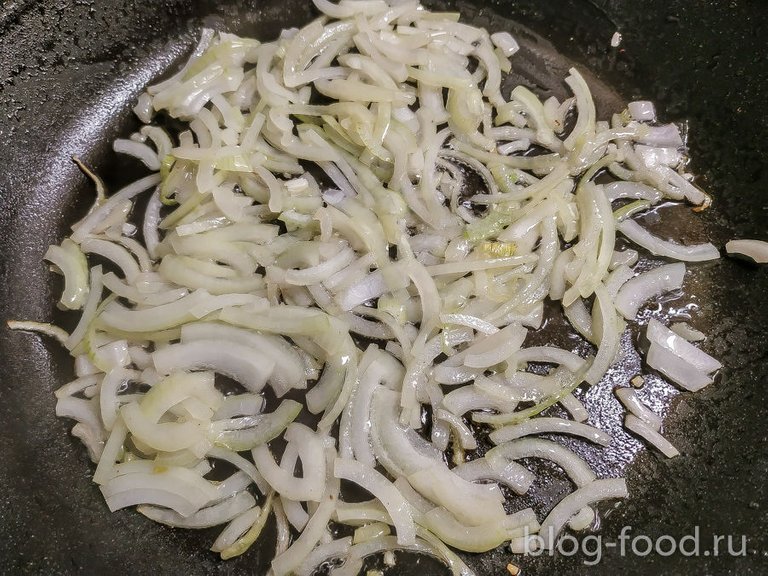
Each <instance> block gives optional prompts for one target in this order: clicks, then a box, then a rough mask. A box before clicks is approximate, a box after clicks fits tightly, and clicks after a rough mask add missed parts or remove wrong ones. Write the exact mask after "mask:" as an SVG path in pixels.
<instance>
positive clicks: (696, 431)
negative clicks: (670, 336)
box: [0, 0, 768, 576]
mask: <svg viewBox="0 0 768 576" xmlns="http://www.w3.org/2000/svg"><path fill="white" fill-rule="evenodd" d="M455 6H458V7H459V8H460V9H461V10H462V12H464V13H465V14H466V19H468V20H471V21H474V22H475V23H477V24H479V25H484V26H487V27H489V28H490V29H493V30H501V29H511V30H512V31H514V32H515V33H516V34H517V35H518V37H519V39H520V40H521V43H522V44H523V46H524V49H523V51H522V52H521V54H520V55H519V56H517V57H516V59H515V70H516V75H517V77H516V80H517V81H520V82H524V83H526V84H528V85H529V86H531V87H532V88H534V89H536V90H538V91H539V92H541V93H545V92H552V93H555V94H562V93H563V92H562V90H563V88H562V83H561V80H562V78H563V77H564V75H565V71H566V70H567V68H568V66H570V65H571V62H575V63H577V64H579V65H581V66H583V67H588V68H590V69H591V70H592V71H593V72H594V74H595V76H594V77H593V78H591V79H590V82H591V83H592V85H593V86H594V87H595V90H596V94H597V98H598V100H599V106H600V108H601V109H602V111H603V113H604V114H607V113H609V112H610V111H612V110H615V109H616V108H617V107H618V106H621V103H622V102H623V101H626V100H628V99H635V98H647V99H651V100H654V101H656V102H657V103H658V105H659V109H660V110H663V111H664V112H663V115H664V117H665V118H666V119H667V120H675V121H683V120H687V121H688V124H689V127H690V131H691V134H692V135H691V138H690V141H689V143H690V146H691V150H692V153H693V154H692V155H693V156H694V159H695V160H694V164H693V169H694V171H695V172H696V173H697V174H699V181H700V182H701V183H702V184H703V185H704V186H705V187H707V188H708V189H709V190H710V191H711V192H712V193H713V195H714V196H715V205H714V207H713V208H712V209H711V210H709V211H708V212H706V213H705V214H703V215H702V216H701V217H700V218H696V219H694V218H691V217H690V215H689V213H688V212H687V211H683V212H680V211H678V212H676V213H674V214H672V213H669V212H666V213H663V214H661V215H660V216H661V217H662V220H663V217H665V216H666V218H667V222H668V221H669V218H670V217H672V216H675V217H678V216H679V217H680V220H677V222H680V224H675V225H674V226H673V227H674V233H675V235H676V236H677V237H678V238H680V237H682V238H683V239H685V240H687V241H701V240H703V239H704V238H705V237H709V238H711V239H712V240H713V241H714V242H715V243H716V244H718V245H722V244H723V243H724V242H725V241H726V240H727V239H728V238H730V237H731V235H733V236H743V237H758V238H763V239H765V238H766V237H767V236H768V234H767V233H766V218H768V171H766V163H767V162H768V158H767V156H766V151H765V142H766V141H767V140H768V105H767V104H766V98H767V97H768V49H766V43H765V41H764V38H763V31H764V29H765V26H766V24H768V6H765V5H764V3H761V2H757V1H754V0H753V1H751V2H749V1H744V0H731V1H728V2H725V1H721V0H715V1H705V0H697V1H693V0H689V1H683V0H645V1H644V2H637V3H634V2H633V3H630V2H626V1H620V0H592V1H591V2H590V1H587V0H563V1H557V2H555V1H547V2H544V1H543V0H517V1H510V2H504V1H498V2H492V3H486V4H482V3H480V2H476V3H469V2H468V3H460V4H458V5H455ZM312 16H313V12H312V9H311V8H310V7H309V6H308V3H307V2H305V1H303V0H302V1H298V0H283V1H281V2H256V1H253V2H245V1H243V2H234V1H224V2H213V1H210V2H203V1H200V2H187V1H182V0H162V1H156V2H151V3H141V2H130V1H127V0H102V1H99V2H95V1H88V0H83V1H78V2H67V1H60V0H50V1H45V2H37V1H24V0H19V1H16V2H13V1H11V2H5V3H4V4H3V7H2V8H0V319H2V327H0V573H3V574H73V573H83V574H104V573H111V574H115V575H117V574H188V575H190V576H192V575H203V574H256V575H259V574H263V573H265V570H266V567H267V566H268V562H269V560H270V559H271V557H272V551H273V549H274V548H273V546H274V544H273V542H274V540H273V538H274V532H273V531H272V530H271V529H270V530H268V531H267V533H266V534H265V535H264V537H263V538H262V541H261V542H260V543H259V544H258V545H257V546H254V548H253V549H252V550H251V551H250V552H249V553H248V554H246V555H245V556H243V557H240V558H238V559H235V560H232V561H229V562H227V563H224V562H221V561H219V560H218V559H217V558H216V557H215V556H214V555H213V554H211V553H209V552H207V550H206V548H207V545H209V544H210V542H211V541H212V539H213V537H214V534H212V533H211V532H209V531H206V532H202V533H201V532H187V531H174V530H170V529H166V528H164V527H161V526H158V525H155V524H153V523H151V522H149V521H147V520H145V519H143V518H142V517H140V516H139V515H138V514H136V513H135V512H132V511H123V512H120V513H116V514H110V513H109V512H108V511H107V510H106V507H105V506H104V504H103V501H102V498H101V495H100V494H99V492H98V490H97V488H96V487H95V486H94V485H93V484H92V483H91V482H90V474H91V472H92V469H91V465H90V463H89V462H88V461H87V458H86V456H85V451H84V450H83V449H82V448H81V447H80V446H79V445H78V444H77V442H76V441H75V440H74V439H72V438H71V437H70V436H69V435H68V433H67V430H68V426H67V424H66V423H65V422H62V421H60V420H57V419H56V418H55V417H54V416H53V411H54V399H53V396H52V394H51V391H52V390H53V389H55V388H56V387H57V386H59V385H60V384H61V383H63V382H64V381H66V379H67V378H69V377H71V375H72V369H71V364H70V362H69V360H68V359H67V357H66V355H65V354H63V353H62V352H61V351H59V350H58V349H57V348H56V347H55V346H52V345H50V343H48V342H42V341H41V340H40V339H39V338H37V337H35V336H33V335H29V334H11V333H9V331H8V330H7V329H6V328H5V321H6V320H8V319H11V318H23V319H37V320H47V319H52V318H53V319H58V318H59V317H58V316H57V315H56V313H55V308H54V305H53V303H54V301H55V296H54V294H55V290H56V289H57V285H56V284H55V283H53V282H51V281H50V280H49V274H48V272H47V271H46V268H45V266H44V265H42V264H41V262H40V259H41V256H42V254H43V253H44V251H45V248H46V247H47V245H48V244H50V243H52V242H58V241H60V239H61V238H62V236H63V235H64V234H65V233H66V230H67V223H69V222H72V221H74V220H75V219H76V218H77V217H78V216H79V215H80V214H82V213H83V210H85V209H86V206H87V201H88V198H90V194H91V191H90V189H89V187H88V185H87V183H86V181H85V179H84V178H83V177H82V175H81V174H79V173H78V172H77V170H76V169H75V167H74V166H73V165H72V164H71V162H70V161H69V158H70V156H71V155H73V154H77V155H79V156H81V157H82V158H83V159H85V160H86V161H87V162H88V163H89V164H91V165H92V166H94V167H96V168H97V170H98V171H99V172H100V173H101V174H102V175H103V176H104V177H105V179H106V180H107V182H108V183H109V184H110V185H111V186H113V187H115V186H118V185H120V184H122V183H125V182H126V181H129V180H131V179H134V178H135V177H137V176H138V175H140V174H141V172H140V170H139V169H138V168H137V167H136V166H135V165H134V164H132V163H129V162H124V161H123V162H121V161H118V160H117V159H116V158H115V157H114V155H113V154H112V153H111V152H110V151H109V142H110V141H111V140H112V139H113V138H115V137H116V136H118V135H124V134H127V133H129V132H130V130H131V128H132V127H133V126H134V124H133V120H132V119H131V114H130V106H131V103H132V102H133V100H134V98H135V96H136V95H137V94H138V92H139V91H140V89H141V87H142V86H143V85H144V84H146V83H147V82H148V81H150V80H151V79H153V78H156V77H158V76H161V75H162V74H163V73H165V72H167V71H168V70H171V69H173V67H174V66H175V65H177V64H178V62H179V59H180V58H181V57H183V55H184V54H185V53H186V52H187V51H188V50H189V48H190V46H191V45H192V43H193V42H194V39H195V37H196V35H197V33H198V31H199V29H200V27H201V26H203V25H207V26H212V27H215V28H218V29H223V30H230V31H235V32H238V33H241V34H248V35H253V36H256V37H259V38H262V39H271V38H273V37H274V36H275V34H276V31H277V30H279V29H280V28H282V27H286V26H293V25H301V24H302V23H305V22H307V21H308V20H309V19H310V18H311V17H312ZM521 26H523V27H526V28H523V27H521ZM616 30H619V31H621V32H622V34H623V41H622V44H621V48H620V50H615V49H611V48H610V47H609V40H610V38H611V36H612V34H613V33H614V31H616ZM538 35H541V36H543V37H547V38H549V39H550V40H551V42H552V43H551V44H550V43H547V42H544V41H542V40H541V39H540V38H539V36H538ZM657 219H658V218H657V217H656V216H653V215H652V216H651V217H649V219H648V221H647V224H648V225H650V226H661V227H662V228H661V229H662V230H663V229H664V225H663V222H662V223H659V222H657V221H655V220H657ZM687 282H688V284H687V290H686V295H685V296H684V297H682V298H676V299H674V298H673V299H671V300H669V301H667V302H665V303H664V306H663V308H664V311H665V313H666V314H667V315H669V314H671V315H672V316H674V317H677V318H685V317H687V316H690V317H691V318H692V322H693V323H694V324H695V325H696V326H698V327H700V328H702V329H704V330H705V331H707V332H708V333H709V334H710V335H711V336H710V338H709V339H708V340H707V342H706V343H705V347H706V349H707V350H708V351H710V352H712V353H713V354H715V355H716V356H718V357H719V358H720V359H721V360H722V361H723V363H724V364H725V369H724V370H723V374H722V375H721V377H720V379H719V380H718V382H717V383H716V384H715V385H713V386H711V387H710V388H708V389H707V390H705V391H704V392H702V393H699V394H697V395H695V396H693V395H690V394H685V395H679V394H676V393H675V392H674V390H673V389H672V388H671V387H669V386H667V385H665V384H664V383H663V382H661V381H660V380H659V379H658V378H655V377H653V378H651V379H650V383H649V387H650V388H651V389H652V390H653V391H654V392H655V393H656V394H657V396H658V398H659V399H658V400H657V401H656V403H655V404H654V407H655V408H657V409H659V410H663V411H664V412H665V413H667V419H666V426H667V430H668V437H669V438H670V439H671V440H672V441H673V443H675V444H676V445H677V446H678V447H679V448H680V449H681V451H682V452H683V454H684V455H683V456H682V457H680V458H677V459H675V460H672V461H664V460H662V459H661V458H659V457H658V456H657V455H656V454H654V453H650V452H648V451H645V450H641V448H640V444H639V443H638V442H637V441H636V440H635V439H632V438H631V437H629V436H626V435H624V434H622V433H621V432H620V431H619V430H618V428H619V422H620V416H619V415H618V413H617V411H616V409H615V405H612V404H611V400H610V389H611V387H612V386H613V385H614V384H615V383H618V382H621V381H624V380H626V378H627V377H628V376H630V375H632V374H634V373H636V372H637V371H638V370H639V369H640V365H639V359H638V358H637V357H636V356H634V355H633V354H631V353H628V354H627V355H626V356H625V357H624V359H623V361H622V364H621V367H620V368H619V369H618V370H616V371H615V372H613V373H612V374H611V375H610V378H609V379H607V381H606V382H604V383H603V384H601V385H600V386H598V387H596V388H595V389H594V390H592V391H590V392H589V393H587V394H586V395H585V396H583V398H584V400H585V401H586V403H587V406H588V408H589V409H590V411H591V413H592V414H593V421H595V422H598V423H600V424H602V425H604V426H605V427H607V428H608V429H609V430H611V431H614V432H616V442H615V443H614V444H615V445H614V447H613V448H611V449H610V450H609V451H608V452H607V453H603V454H602V455H601V454H599V453H598V452H597V451H595V450H593V449H590V448H589V447H588V446H585V445H581V444H580V445H575V448H576V449H577V450H578V451H579V452H580V453H581V454H583V455H584V456H585V457H586V458H587V459H588V460H589V461H590V462H591V463H593V464H594V465H595V467H596V469H597V471H598V473H599V475H600V476H616V475H619V474H622V473H624V474H626V475H627V478H628V482H629V487H630V491H631V497H630V498H629V499H628V500H627V501H625V502H623V503H621V504H620V505H618V506H609V507H607V508H605V507H604V508H602V509H601V511H600V518H601V522H600V524H601V527H600V531H599V534H601V535H602V536H603V537H604V539H605V540H606V541H609V540H616V538H617V536H618V534H619V533H620V530H621V529H622V527H623V526H627V525H631V526H632V532H631V534H632V535H633V536H634V535H647V536H649V537H651V538H656V537H658V536H661V535H665V534H666V535H670V536H672V537H676V538H680V537H682V536H685V535H687V534H691V533H693V532H694V530H695V529H696V527H698V530H699V534H700V539H701V540H700V542H701V547H700V552H701V556H700V557H694V558H689V557H684V556H682V555H680V554H675V555H673V556H671V557H669V558H665V557H662V556H660V555H658V554H650V555H647V556H646V555H643V556H642V557H641V556H629V557H626V558H622V557H621V556H620V554H619V552H618V551H617V550H616V549H613V548H611V547H605V549H604V551H603V553H602V558H601V562H600V563H599V564H597V565H595V566H586V565H585V563H584V562H585V561H587V562H590V561H592V560H594V559H595V554H594V552H591V553H589V554H588V555H583V554H582V555H576V556H573V557H563V556H559V557H554V558H549V557H542V558H525V559H524V558H517V559H512V557H511V556H510V555H509V553H508V552H507V551H506V550H503V549H500V550H496V551H494V552H491V553H488V554H484V555H470V556H468V557H467V561H468V562H469V563H470V565H472V566H473V567H475V568H476V569H477V571H478V573H479V574H482V575H488V576H490V575H496V574H501V573H503V572H504V566H506V563H507V562H508V561H509V560H514V561H515V562H516V563H517V564H519V565H520V566H521V567H522V568H523V573H524V574H544V575H546V574H586V573H589V574H619V573H623V574H654V573H655V574H697V575H699V574H718V575H725V574H734V575H735V574H739V575H741V574H746V575H755V576H757V575H762V574H766V573H768V491H767V490H766V488H765V478H766V476H768V437H767V435H768V432H766V431H765V423H766V417H767V416H768V402H767V401H766V400H768V398H767V396H768V394H766V383H767V382H768V360H767V359H766V352H768V345H767V344H766V328H768V312H766V309H765V306H764V304H763V298H764V296H765V294H766V289H768V271H767V270H766V269H757V268H754V267H750V266H748V265H745V264H743V263H740V262H734V261H731V260H728V261H723V262H720V263H717V264H714V265H708V266H700V267H697V268H696V270H695V271H694V272H693V273H692V274H691V275H690V279H689V280H688V281H687ZM646 313H648V314H658V313H660V311H659V310H656V309H654V308H653V307H652V308H651V309H650V310H647V311H646ZM552 322H553V324H551V329H550V331H549V332H548V333H545V334H544V336H542V338H544V339H551V338H555V336H554V335H553V334H554V333H555V332H556V330H555V329H556V322H555V321H554V320H553V321H552ZM548 334H549V335H548ZM631 342H632V341H631V339H628V340H627V341H626V342H625V344H627V345H629V344H631ZM627 348H629V347H627ZM598 411H600V412H601V413H603V414H605V415H604V416H603V417H601V418H599V419H598V417H597V413H598ZM538 471H539V472H540V473H541V474H542V475H544V476H545V477H546V478H547V480H548V482H547V485H548V486H549V487H548V488H546V489H545V488H544V487H543V483H541V484H540V485H539V486H538V487H537V489H536V490H535V491H534V496H533V497H532V499H531V500H530V501H518V502H516V503H515V505H516V506H522V505H527V504H529V503H530V504H533V505H534V506H536V507H537V509H538V510H539V511H540V512H542V511H546V510H547V509H548V508H549V507H551V505H552V501H553V499H555V498H559V497H561V496H562V494H563V493H564V492H565V491H567V490H569V489H570V487H569V485H568V484H567V483H566V482H565V480H564V479H563V478H562V476H560V475H559V474H558V472H557V471H556V470H551V469H548V468H546V467H543V466H542V467H540V468H539V469H538ZM715 534H720V535H733V536H734V541H735V542H736V543H737V546H736V550H737V551H739V552H740V551H741V545H740V542H741V536H742V535H743V536H746V537H747V545H746V550H745V555H744V556H739V557H737V558H733V557H728V556H727V555H725V554H724V553H723V552H721V554H720V555H718V556H714V555H712V554H710V555H705V550H708V549H709V548H711V546H710V542H711V539H712V536H713V535H715ZM640 549H641V551H642V549H643V546H640ZM444 573H447V572H446V571H445V570H444V569H442V568H441V567H440V565H439V564H437V563H435V562H432V561H430V560H429V559H416V558H414V557H408V556H401V557H400V561H399V563H398V565H397V567H396V568H395V569H393V570H390V572H389V574H401V575H406V576H407V575H410V574H421V575H425V574H444Z"/></svg>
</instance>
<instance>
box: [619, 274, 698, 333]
mask: <svg viewBox="0 0 768 576" xmlns="http://www.w3.org/2000/svg"><path fill="white" fill-rule="evenodd" d="M684 278H685V264H683V263H682V262H677V263H675V264H665V265H663V266H659V267H658V268H654V269H653V270H649V271H648V272H643V273H642V274H640V275H638V276H636V277H634V278H632V279H631V280H629V281H627V282H626V283H625V284H624V285H623V286H622V287H621V288H620V289H619V291H618V292H617V293H616V300H615V302H616V309H617V310H618V311H619V312H621V314H622V315H623V316H624V318H626V319H627V320H634V319H635V316H637V312H638V311H639V310H640V307H641V306H642V305H643V304H645V302H647V301H648V300H650V299H651V298H653V297H655V296H660V295H661V294H664V293H666V292H670V291H672V290H679V289H680V288H682V286H683V279H684Z"/></svg>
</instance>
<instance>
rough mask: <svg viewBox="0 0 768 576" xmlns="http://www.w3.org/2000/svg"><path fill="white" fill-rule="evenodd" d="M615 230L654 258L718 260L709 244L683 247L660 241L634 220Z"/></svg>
mask: <svg viewBox="0 0 768 576" xmlns="http://www.w3.org/2000/svg"><path fill="white" fill-rule="evenodd" d="M617 229H618V230H619V231H620V232H621V233H622V234H624V236H626V237H627V238H629V239H630V240H632V242H634V243H635V244H637V245H638V246H641V247H643V248H645V249H646V250H648V251H649V252H650V253H651V254H654V255H656V256H666V257H667V258H674V259H675V260H682V261H684V262H703V261H706V260H717V259H718V258H720V252H719V251H718V249H717V248H715V246H714V245H713V244H711V243H709V242H707V243H706V244H695V245H691V246H683V245H682V244H676V243H674V242H670V241H668V240H662V239H661V238H659V237H657V236H654V235H652V234H651V233H650V232H648V231H647V230H646V229H645V228H643V227H642V226H640V224H638V223H637V222H635V221H634V220H624V221H623V222H621V223H620V224H619V225H618V226H617Z"/></svg>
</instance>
